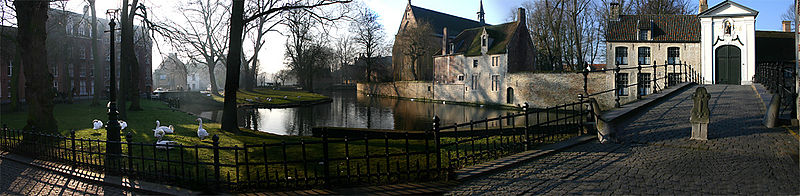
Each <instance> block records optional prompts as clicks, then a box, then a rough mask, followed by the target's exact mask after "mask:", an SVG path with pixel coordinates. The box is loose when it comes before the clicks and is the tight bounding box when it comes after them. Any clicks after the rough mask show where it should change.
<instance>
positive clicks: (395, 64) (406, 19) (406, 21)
mask: <svg viewBox="0 0 800 196" xmlns="http://www.w3.org/2000/svg"><path fill="white" fill-rule="evenodd" d="M482 8H483V6H482V3H481V12H479V13H483V12H482ZM423 21H424V22H427V23H429V24H430V25H431V28H432V29H433V34H432V35H430V36H429V37H420V38H419V39H422V40H425V41H426V42H430V43H431V44H433V45H435V46H437V47H436V48H437V49H433V50H431V51H429V52H427V53H426V54H425V55H424V56H423V57H422V58H420V59H419V60H418V61H419V62H418V64H419V65H418V67H419V69H418V70H417V72H418V73H417V80H425V81H431V80H432V79H433V64H434V63H433V56H434V55H437V54H441V53H440V52H439V49H438V48H441V47H443V45H442V41H441V40H442V38H443V37H447V39H448V40H452V39H455V38H456V35H458V33H459V32H461V31H463V30H465V29H469V28H475V27H480V26H482V25H483V24H485V22H482V21H475V20H470V19H466V18H461V17H458V16H453V15H450V14H445V13H442V12H437V11H433V10H429V9H425V8H421V7H417V6H414V5H411V1H409V2H408V4H407V5H406V8H405V12H404V13H403V19H402V20H401V21H400V27H399V29H398V31H397V34H396V35H395V39H394V45H393V46H392V69H393V70H394V71H395V76H394V77H395V79H396V80H414V75H413V73H412V72H411V67H410V66H413V65H414V62H412V60H411V58H410V57H408V56H407V55H405V54H403V51H402V49H401V48H402V47H401V46H403V45H404V44H407V43H404V42H403V41H402V39H399V36H400V35H401V34H402V33H403V32H404V31H405V30H406V29H410V28H414V27H416V26H417V25H418V24H419V23H421V22H423ZM444 27H447V29H446V30H445V31H442V30H443V29H444Z"/></svg>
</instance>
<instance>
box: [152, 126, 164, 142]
mask: <svg viewBox="0 0 800 196" xmlns="http://www.w3.org/2000/svg"><path fill="white" fill-rule="evenodd" d="M164 135H166V133H165V132H164V130H161V129H153V137H156V138H158V140H159V141H160V140H161V138H162V137H164Z"/></svg>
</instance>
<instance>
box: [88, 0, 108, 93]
mask: <svg viewBox="0 0 800 196" xmlns="http://www.w3.org/2000/svg"><path fill="white" fill-rule="evenodd" d="M85 1H86V3H87V4H89V8H90V10H91V14H92V23H91V25H92V56H93V57H94V62H93V63H94V66H93V69H92V72H93V73H94V74H93V75H94V81H93V82H94V94H93V96H92V105H93V106H99V105H100V99H101V98H102V95H103V87H104V86H105V85H103V77H102V76H103V73H102V71H103V65H102V59H103V58H101V57H102V55H101V54H102V53H100V49H99V48H98V39H99V38H98V37H99V35H98V34H99V33H98V30H97V10H96V0H85Z"/></svg>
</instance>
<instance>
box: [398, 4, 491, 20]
mask: <svg viewBox="0 0 800 196" xmlns="http://www.w3.org/2000/svg"><path fill="white" fill-rule="evenodd" d="M411 8H419V9H423V10H425V11H430V12H435V13H437V14H442V15H446V16H450V17H455V18H459V19H464V20H469V21H472V22H476V23H480V22H478V21H476V20H472V19H469V18H464V17H460V16H456V15H452V14H448V13H444V12H439V11H435V10H431V9H428V8H423V7H419V6H415V5H411Z"/></svg>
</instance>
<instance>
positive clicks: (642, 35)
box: [639, 29, 650, 41]
mask: <svg viewBox="0 0 800 196" xmlns="http://www.w3.org/2000/svg"><path fill="white" fill-rule="evenodd" d="M649 33H650V30H646V29H642V30H639V41H647V40H649V39H648V38H649V36H648V35H649Z"/></svg>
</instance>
